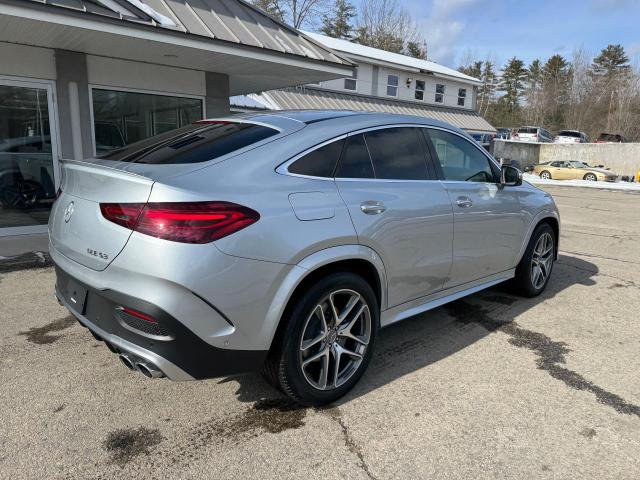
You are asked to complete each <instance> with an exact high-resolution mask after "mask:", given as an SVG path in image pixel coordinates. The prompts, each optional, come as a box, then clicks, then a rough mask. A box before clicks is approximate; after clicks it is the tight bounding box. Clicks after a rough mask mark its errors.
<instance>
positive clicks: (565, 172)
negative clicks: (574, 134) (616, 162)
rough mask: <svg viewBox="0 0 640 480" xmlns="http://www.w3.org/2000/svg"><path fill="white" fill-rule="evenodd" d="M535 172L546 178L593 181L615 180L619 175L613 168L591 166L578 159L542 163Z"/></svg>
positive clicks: (536, 167)
mask: <svg viewBox="0 0 640 480" xmlns="http://www.w3.org/2000/svg"><path fill="white" fill-rule="evenodd" d="M533 173H535V174H536V175H539V176H540V178H543V179H545V180H551V179H553V180H590V181H592V182H596V181H600V182H615V180H616V178H617V176H618V175H616V173H615V172H612V171H611V170H607V169H605V168H596V167H591V166H589V165H588V164H586V163H584V162H579V161H577V160H570V161H564V160H556V161H553V162H546V163H540V164H538V165H536V166H535V167H533Z"/></svg>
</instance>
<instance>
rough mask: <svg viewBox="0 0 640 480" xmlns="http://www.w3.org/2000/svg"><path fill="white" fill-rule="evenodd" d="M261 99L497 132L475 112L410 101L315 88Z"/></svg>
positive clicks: (286, 105)
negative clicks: (401, 116)
mask: <svg viewBox="0 0 640 480" xmlns="http://www.w3.org/2000/svg"><path fill="white" fill-rule="evenodd" d="M260 96H261V97H264V100H266V102H267V103H268V104H272V105H277V106H278V107H279V109H281V110H298V109H310V110H314V109H322V110H324V109H335V110H354V111H366V112H381V113H397V114H401V115H415V116H418V117H428V118H434V119H436V120H440V121H442V122H446V123H449V124H451V125H454V126H456V127H458V128H461V129H463V130H469V131H474V132H495V131H496V129H495V128H494V127H493V126H491V124H490V123H489V122H487V121H486V120H485V119H484V118H482V117H481V116H480V115H479V114H478V113H477V112H476V111H475V110H466V109H461V108H448V107H439V106H434V105H421V104H417V103H413V102H404V101H399V100H387V99H385V98H377V97H367V96H364V95H353V94H348V93H342V92H334V91H330V90H322V89H316V88H309V87H304V88H286V89H282V90H270V91H268V92H263V93H262V94H261V95H260Z"/></svg>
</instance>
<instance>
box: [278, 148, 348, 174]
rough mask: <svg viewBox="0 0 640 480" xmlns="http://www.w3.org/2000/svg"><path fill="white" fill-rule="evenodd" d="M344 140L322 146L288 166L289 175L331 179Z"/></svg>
mask: <svg viewBox="0 0 640 480" xmlns="http://www.w3.org/2000/svg"><path fill="white" fill-rule="evenodd" d="M343 145H344V139H342V140H337V141H335V142H331V143H328V144H326V145H323V146H322V147H320V148H317V149H315V150H314V151H312V152H310V153H307V154H306V155H304V156H303V157H300V158H299V159H298V160H296V161H295V162H293V163H292V164H291V165H289V168H288V170H289V173H295V174H297V175H308V176H310V177H326V178H331V177H333V171H334V170H335V168H336V164H337V163H338V159H339V158H340V153H341V152H342V146H343Z"/></svg>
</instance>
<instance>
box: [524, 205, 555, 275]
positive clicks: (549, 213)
mask: <svg viewBox="0 0 640 480" xmlns="http://www.w3.org/2000/svg"><path fill="white" fill-rule="evenodd" d="M545 218H553V219H554V220H556V221H557V222H558V232H560V215H559V214H558V211H557V210H551V209H544V210H541V211H540V212H538V213H537V214H536V215H535V216H534V217H533V219H532V221H531V223H530V224H529V229H528V230H527V234H526V235H525V237H524V241H523V242H522V246H521V247H520V253H519V254H518V257H517V262H516V265H518V264H519V263H520V260H522V256H523V255H524V252H525V250H526V249H527V245H529V241H530V240H531V235H533V231H534V230H535V229H536V227H537V226H538V224H539V223H540V222H541V221H542V220H544V219H545ZM558 237H560V235H558ZM559 247H560V238H556V256H557V255H558V250H559Z"/></svg>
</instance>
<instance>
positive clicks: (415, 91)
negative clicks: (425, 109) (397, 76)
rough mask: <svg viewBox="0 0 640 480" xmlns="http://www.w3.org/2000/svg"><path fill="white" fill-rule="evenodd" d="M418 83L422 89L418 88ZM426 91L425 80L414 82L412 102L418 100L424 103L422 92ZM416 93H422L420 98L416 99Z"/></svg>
mask: <svg viewBox="0 0 640 480" xmlns="http://www.w3.org/2000/svg"><path fill="white" fill-rule="evenodd" d="M418 82H420V83H422V88H418ZM426 89H427V82H426V80H416V87H415V90H414V94H413V97H414V100H418V101H419V102H424V92H425V91H426ZM418 92H421V93H422V98H418Z"/></svg>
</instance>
